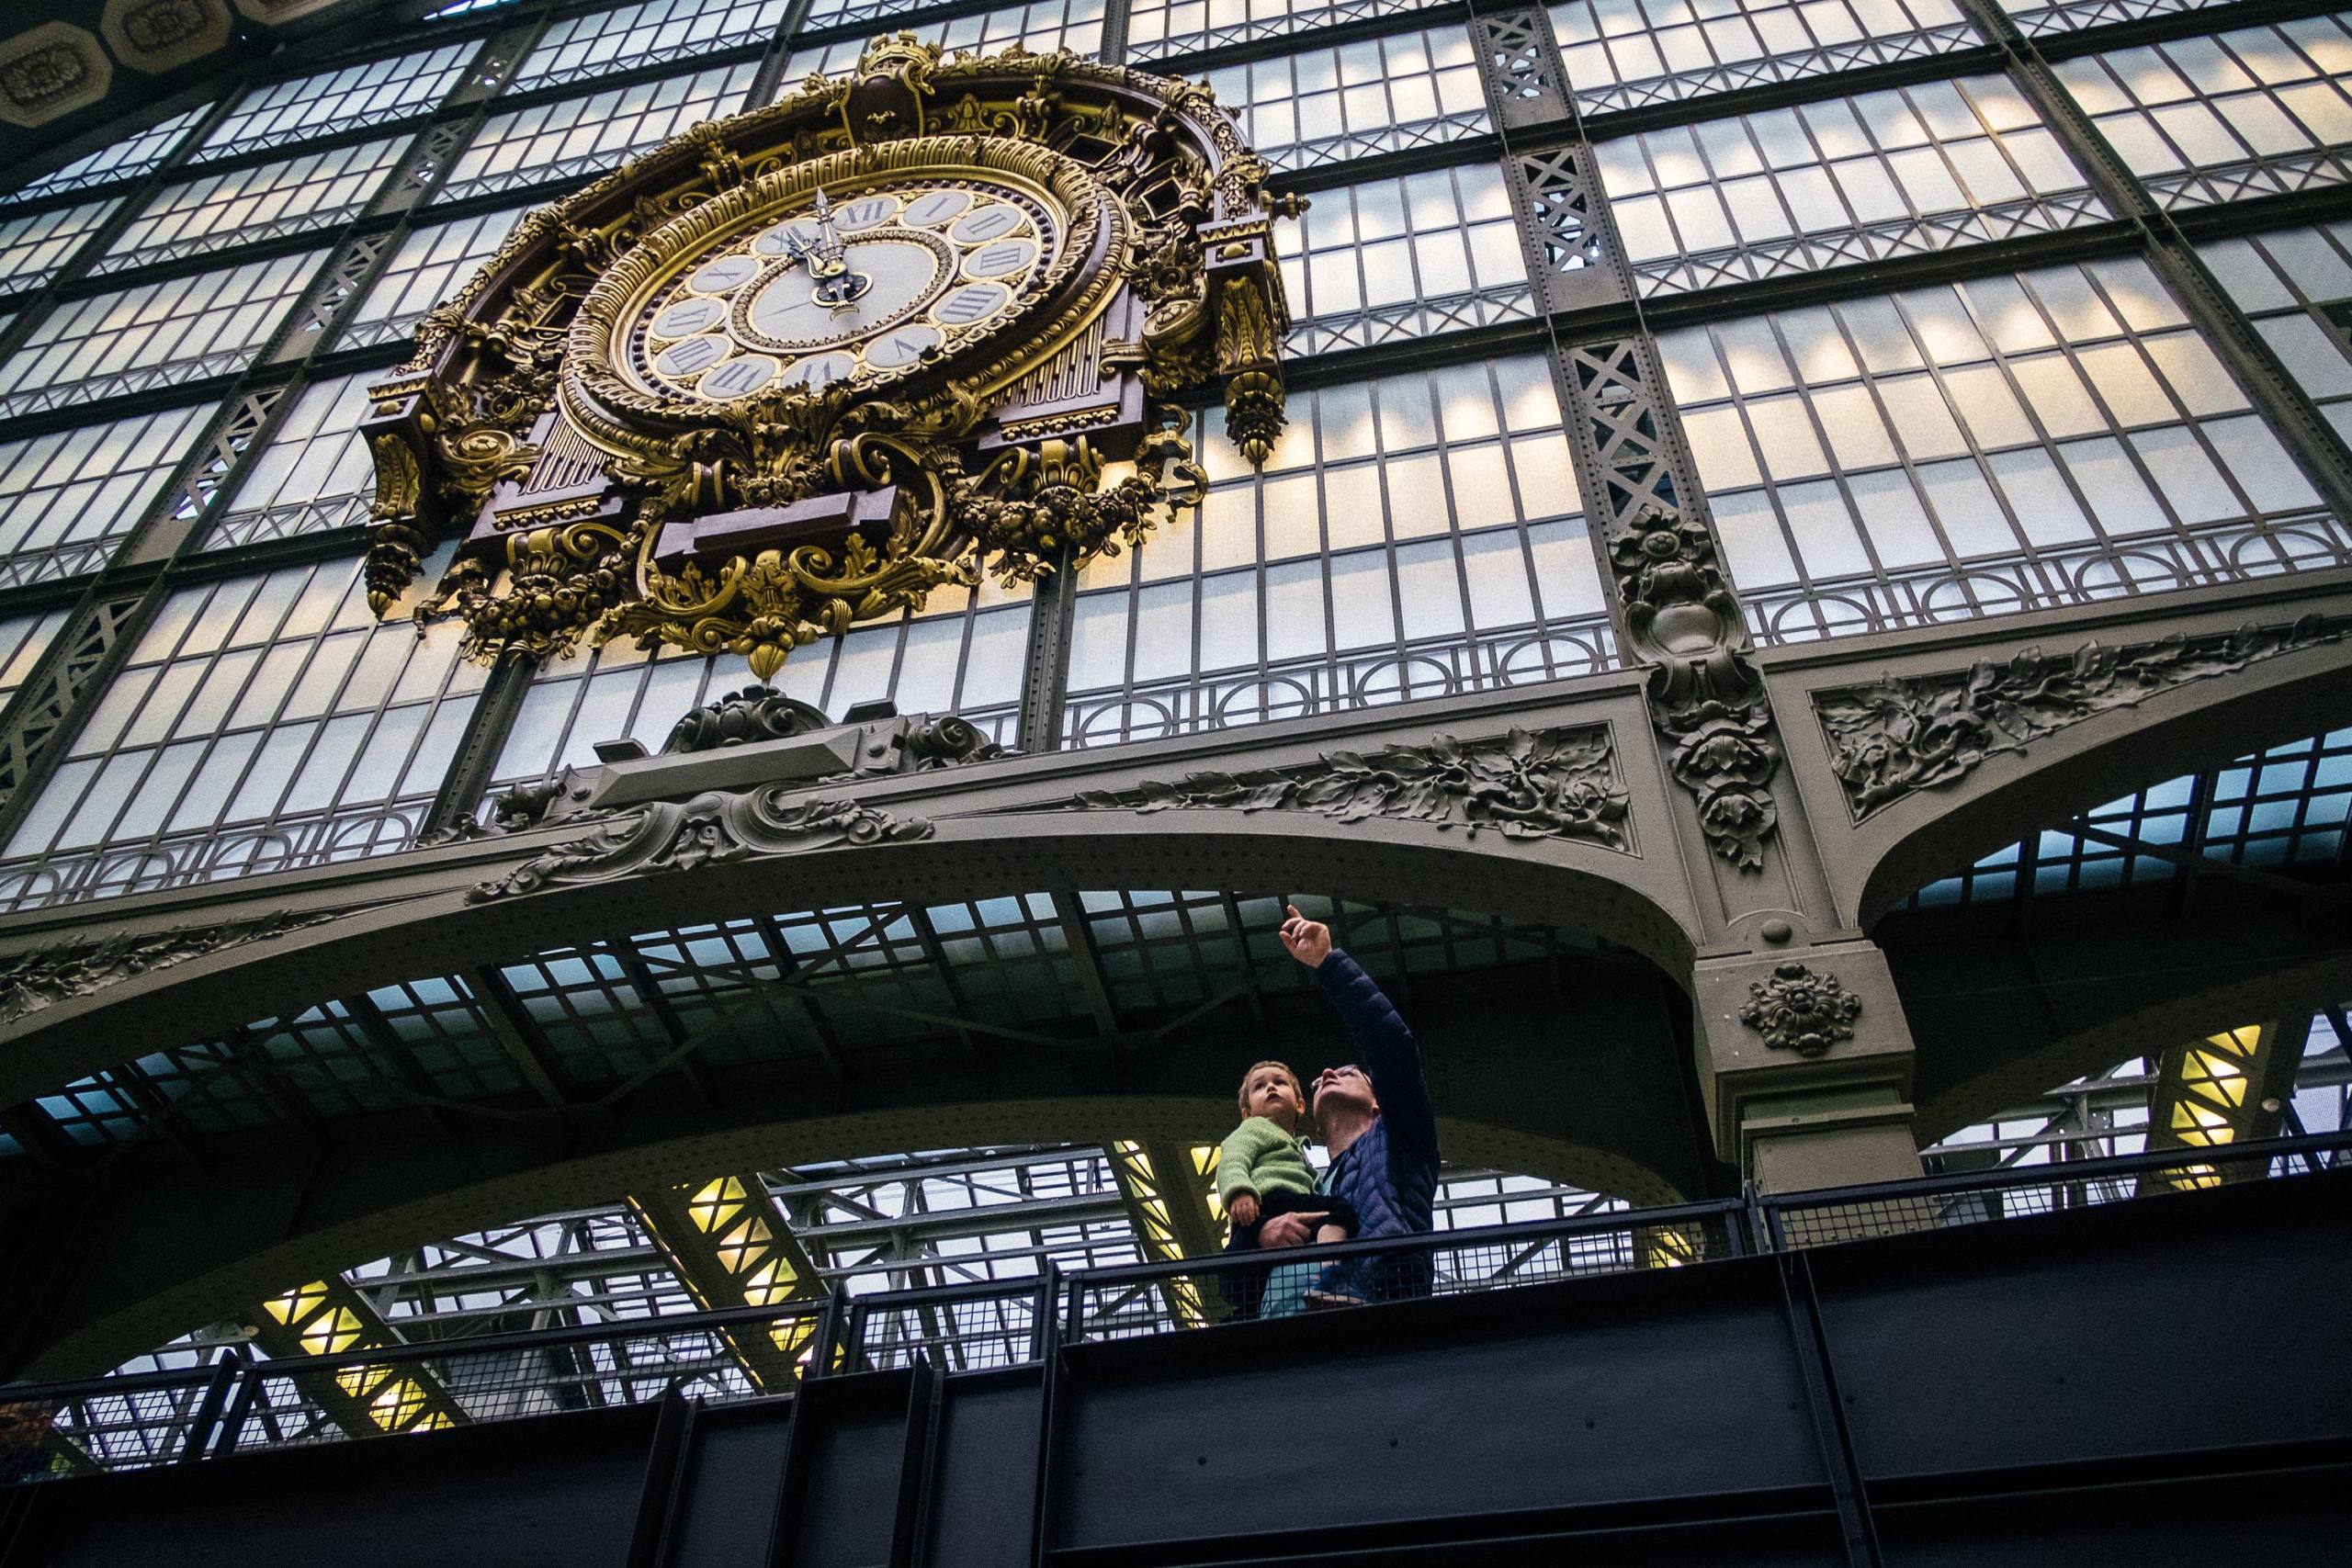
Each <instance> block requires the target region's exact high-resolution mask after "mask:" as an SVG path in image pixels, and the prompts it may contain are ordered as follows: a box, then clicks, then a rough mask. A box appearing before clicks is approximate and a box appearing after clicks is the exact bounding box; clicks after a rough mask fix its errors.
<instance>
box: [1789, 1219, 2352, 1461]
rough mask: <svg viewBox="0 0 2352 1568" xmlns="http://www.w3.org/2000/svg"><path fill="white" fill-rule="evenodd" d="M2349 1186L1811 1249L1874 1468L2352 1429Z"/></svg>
mask: <svg viewBox="0 0 2352 1568" xmlns="http://www.w3.org/2000/svg"><path fill="white" fill-rule="evenodd" d="M2348 1190H2352V1183H2346V1181H2345V1180H2344V1179H2342V1178H2340V1177H2335V1176H2317V1177H2312V1178H2310V1179H2306V1180H2302V1181H2298V1182H2294V1183H2289V1184H2283V1185H2273V1184H2264V1190H2254V1191H2248V1190H2243V1189H2238V1188H2234V1187H2233V1188H2225V1189H2222V1190H2215V1191H2211V1192H2203V1193H2185V1194H2180V1195H2177V1196H2171V1197H2165V1198H2160V1199H2150V1200H2148V1201H2143V1202H2138V1203H2127V1204H2119V1205H2114V1206H2111V1207H2105V1208H2101V1209H2099V1210H2098V1211H2095V1212H2092V1213H2075V1214H2064V1215H2057V1216H2052V1217H2050V1218H2047V1219H2033V1220H2013V1221H2008V1222H2006V1223H2004V1224H2000V1225H1997V1226H1984V1227H1979V1228H1978V1230H1977V1231H1976V1232H1974V1233H1972V1234H1970V1235H1967V1236H1965V1237H1964V1238H1963V1237H1960V1236H1955V1235H1936V1236H1933V1237H1928V1236H1920V1237H1917V1238H1912V1239H1910V1240H1906V1241H1891V1242H1883V1243H1874V1244H1870V1245H1867V1246H1863V1247H1853V1248H1845V1249H1838V1248H1828V1249H1824V1250H1822V1251H1819V1252H1817V1253H1815V1254H1814V1255H1813V1263H1814V1269H1815V1280H1816V1283H1817V1288H1818V1290H1819V1292H1820V1301H1821V1313H1822V1321H1823V1324H1824V1326H1825V1329H1826V1336H1827V1339H1828V1345H1829V1357H1830V1359H1831V1361H1832V1363H1833V1364H1834V1366H1835V1368H1836V1371H1837V1378H1838V1388H1839V1391H1840V1393H1842V1395H1843V1397H1844V1399H1845V1401H1846V1416H1847V1419H1848V1424H1849V1428H1850V1429H1851V1431H1852V1434H1853V1441H1854V1449H1855V1452H1856V1455H1857V1457H1858V1458H1859V1460H1860V1464H1861V1468H1862V1471H1863V1473H1864V1474H1865V1475H1867V1476H1870V1477H1871V1478H1873V1480H1875V1479H1876V1478H1879V1477H1888V1476H1919V1475H1927V1474H1931V1473H1941V1472H1955V1471H1970V1470H2008V1469H2016V1468H2018V1467H2025V1466H2039V1465H2050V1464H2056V1463H2059V1462H2061V1461H2084V1460H2094V1459H2102V1458H2120V1457H2125V1456H2134V1455H2147V1454H2154V1453H2165V1452H2172V1451H2177V1450H2223V1449H2228V1448H2231V1447H2233V1446H2238V1445H2247V1444H2255V1443H2281V1442H2298V1441H2306V1442H2307V1441H2317V1440H2320V1439H2325V1438H2343V1437H2345V1436H2346V1435H2347V1433H2352V1416H2348V1415H2347V1414H2346V1412H2347V1411H2352V1325H2347V1323H2346V1319H2345V1316H2344V1313H2343V1311H2342V1303H2344V1302H2345V1301H2346V1299H2347V1297H2352V1247H2347V1245H2346V1243H2347V1242H2348V1241H2352V1209H2347V1208H2346V1203H2345V1199H2346V1196H2347V1191H2348ZM1993 1231H1997V1232H1998V1233H1999V1235H1997V1237H1996V1236H1993V1235H1985V1234H1982V1233H1984V1232H1993Z"/></svg>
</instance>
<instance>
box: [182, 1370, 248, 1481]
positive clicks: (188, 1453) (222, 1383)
mask: <svg viewBox="0 0 2352 1568" xmlns="http://www.w3.org/2000/svg"><path fill="white" fill-rule="evenodd" d="M239 1349H243V1346H238V1347H236V1348H233V1349H232V1350H230V1351H229V1352H228V1353H226V1354H224V1355H223V1356H222V1357H221V1358H220V1359H219V1360H217V1361H215V1362H213V1363H212V1376H211V1378H210V1379H209V1381H208V1382H206V1383H205V1385H204V1394H203V1397H202V1398H200V1399H198V1401H197V1402H196V1414H195V1416H193V1417H191V1418H190V1420H189V1421H188V1424H187V1437H186V1438H183V1439H181V1442H180V1457H179V1461H178V1462H180V1463H181V1464H194V1463H195V1462H196V1461H198V1460H200V1459H203V1458H204V1457H205V1456H206V1454H207V1453H208V1452H209V1450H210V1449H211V1447H212V1434H213V1433H214V1432H215V1431H217V1430H219V1428H220V1415H221V1412H223V1411H224V1410H226V1409H227V1408H228V1407H229V1396H230V1393H232V1391H233V1390H234V1389H235V1387H236V1383H237V1377H238V1372H239V1371H240V1367H241V1363H240V1362H239V1361H238V1359H237V1355H236V1351H237V1350H239Z"/></svg>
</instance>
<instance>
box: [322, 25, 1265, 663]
mask: <svg viewBox="0 0 2352 1568" xmlns="http://www.w3.org/2000/svg"><path fill="white" fill-rule="evenodd" d="M1266 174H1267V169H1266V165H1265V164H1264V163H1263V162H1262V161H1261V159H1259V158H1258V157H1257V156H1256V155H1255V154H1253V153H1251V152H1249V150H1248V149H1247V148H1245V147H1244V146H1243V145H1242V144H1241V142H1240V140H1239V137H1238V134H1237V133H1236V131H1235V130H1234V127H1233V124H1232V121H1231V120H1230V119H1229V118H1227V116H1226V115H1225V113H1224V112H1223V111H1222V110H1221V109H1219V108H1218V107H1216V104H1215V102H1214V101H1213V100H1212V99H1211V97H1210V96H1209V93H1208V90H1207V89H1206V88H1205V87H1201V86H1197V85H1190V84H1186V83H1182V82H1176V81H1169V80H1164V79H1161V78H1158V77H1152V76H1147V75H1143V74H1141V73H1136V72H1131V71H1126V70H1123V69H1120V68H1117V67H1109V66H1101V65H1095V64H1092V63H1091V62H1085V61H1081V60H1079V59H1077V58H1075V57H1073V56H1070V55H1068V54H1056V55H1046V56H1040V55H1032V54H1028V53H1025V52H1023V51H1012V52H1011V53H1007V54H1000V55H994V56H989V57H986V58H981V59H966V58H963V57H960V56H959V57H956V58H954V59H950V60H944V61H943V60H942V58H941V56H940V51H938V50H937V49H936V48H933V47H932V46H929V45H925V44H921V43H917V42H916V41H914V40H913V39H911V38H910V37H907V36H905V35H901V36H900V37H899V38H898V39H877V40H876V42H875V43H874V44H873V45H871V46H869V47H868V49H867V51H866V52H865V57H864V58H863V59H862V60H861V61H860V62H859V64H858V67H857V69H856V71H855V72H854V73H853V74H852V75H851V76H850V77H849V78H848V79H846V80H842V81H828V80H826V79H823V78H820V77H811V78H810V79H809V82H808V83H807V84H806V85H805V86H804V88H803V90H802V91H800V92H799V93H797V94H794V95H792V96H788V97H786V98H785V99H784V100H783V101H781V102H779V103H778V104H776V105H775V107H771V108H767V109H762V110H757V111H754V112H753V113H751V114H747V115H741V116H738V117H737V118H733V119H730V120H727V121H723V122H718V123H709V124H703V125H698V126H696V127H695V129H694V130H692V131H691V132H689V133H688V134H686V135H684V136H682V137H679V138H677V139H676V140H674V141H672V142H670V143H667V144H665V145H664V146H663V147H662V148H660V149H659V150H657V151H656V152H653V153H651V154H650V155H648V156H647V157H645V158H643V159H641V160H639V162H637V163H635V164H630V165H629V166H628V167H627V168H624V169H622V170H621V171H619V172H618V173H616V174H615V175H610V176H608V177H606V178H605V179H603V180H600V181H598V182H597V183H596V184H595V185H593V186H589V187H588V188H586V189H585V190H582V191H581V192H579V193H578V194H577V195H575V196H573V197H570V198H569V199H567V200H565V201H563V202H561V203H559V204H557V205H556V206H554V207H550V208H547V209H541V210H540V211H537V212H535V213H533V214H531V215H530V216H529V217H527V218H526V219H525V220H524V221H523V222H522V224H521V225H520V226H518V228H517V229H516V231H515V235H514V237H513V238H512V239H511V240H510V241H509V242H508V243H507V245H506V246H505V248H504V249H503V250H502V251H501V252H500V253H499V254H498V255H497V256H496V257H494V258H493V259H492V262H491V263H490V265H488V266H486V267H485V268H483V269H482V271H481V273H480V274H478V275H477V276H475V277H474V278H473V279H471V280H470V281H469V283H468V284H467V285H466V287H465V288H463V289H462V290H460V292H459V293H458V297H457V298H456V299H452V300H451V301H449V302H448V303H447V304H446V305H444V306H442V307H441V308H440V309H438V310H435V311H434V312H433V313H432V314H431V315H430V316H429V317H427V318H426V320H425V321H424V324H423V325H422V326H421V327H420V328H419V330H418V333H417V346H416V354H415V355H414V356H413V359H412V360H411V361H410V362H409V363H408V364H407V365H405V366H403V367H401V369H400V370H399V371H398V372H396V373H395V374H394V376H393V377H392V378H390V379H389V380H387V381H385V382H384V383H382V384H380V385H379V386H377V387H375V388H374V389H371V390H372V394H373V396H374V398H375V400H376V402H375V411H374V413H373V416H372V417H371V418H370V419H369V420H368V422H367V423H366V426H365V428H366V430H367V432H368V437H369V440H370V442H371V444H372V448H373V451H374V453H375V457H376V464H377V489H378V496H377V505H376V516H377V519H378V524H377V532H376V541H375V545H374V547H373V549H372V551H371V553H370V557H369V562H368V592H369V598H370V600H371V602H372V603H373V604H375V605H376V607H377V609H378V611H379V613H381V612H382V611H383V610H384V609H385V608H386V607H387V606H388V605H389V604H390V603H391V601H392V600H393V599H394V598H396V597H397V596H398V595H399V594H400V592H401V590H402V589H404V588H405V587H406V585H407V584H408V582H409V581H410V580H411V578H412V577H413V575H414V573H415V571H416V570H417V568H418V565H419V563H420V561H421V559H422V558H423V557H424V555H425V554H427V553H428V552H430V551H431V550H432V549H434V548H435V547H436V546H437V545H438V544H439V543H440V542H441V541H442V540H444V539H446V538H447V537H449V536H453V535H455V536H461V538H462V543H461V545H460V546H459V547H458V554H457V557H456V564H455V565H454V566H453V567H451V569H450V570H449V571H448V572H447V575H446V576H445V577H444V578H443V579H442V581H440V582H439V583H438V584H437V585H436V586H435V589H434V591H433V592H432V593H431V595H430V596H429V597H428V599H427V600H426V602H425V604H424V607H423V608H421V609H420V610H419V612H418V614H419V615H421V616H424V617H428V618H430V617H438V616H447V615H456V616H459V617H462V618H463V620H464V621H465V623H466V625H467V628H468V648H469V652H471V653H473V654H475V655H476V656H478V657H481V658H484V659H496V658H499V657H502V656H503V655H505V654H507V653H509V652H516V653H524V654H528V655H531V656H534V657H538V658H554V657H560V656H563V655H565V654H567V653H570V652H571V651H572V650H573V649H575V648H576V647H577V646H578V645H579V643H580V641H581V639H582V637H589V638H592V639H594V640H598V641H601V640H604V639H605V638H608V637H616V636H623V635H628V636H634V637H639V639H641V640H643V641H645V642H647V643H648V644H654V643H666V644H670V645H673V646H676V647H680V648H684V649H695V650H698V651H703V652H719V651H730V652H735V653H740V654H742V655H744V656H745V657H747V658H748V659H749V660H750V661H751V664H752V670H753V671H754V672H755V673H756V674H757V675H758V676H759V677H760V678H762V679H765V678H766V677H767V676H768V675H770V674H772V673H773V672H774V671H775V669H776V667H777V666H778V665H780V664H781V663H782V662H783V660H785V658H786V656H787V655H788V654H789V653H790V652H791V650H792V649H794V648H796V647H800V646H804V645H806V644H808V643H809V642H812V641H814V640H816V639H817V638H819V637H825V636H830V635H834V634H837V633H839V632H841V631H842V630H844V629H846V628H847V627H848V626H851V625H852V624H854V623H855V622H857V621H860V620H865V619H870V618H873V617H876V616H880V615H891V614H895V613H897V612H898V611H899V610H901V609H903V608H906V607H909V606H919V605H920V604H922V601H923V599H924V596H925V595H926V594H928V593H929V592H931V591H932V590H933V589H934V588H937V587H939V586H941V585H942V584H947V583H970V582H973V581H977V574H978V572H979V571H981V570H990V571H994V572H996V573H999V574H1000V575H1002V576H1005V577H1008V578H1015V579H1019V578H1031V577H1035V576H1037V575H1039V574H1041V573H1046V572H1051V571H1055V570H1065V569H1067V568H1069V567H1070V566H1072V565H1075V564H1077V563H1080V562H1082V561H1084V560H1086V559H1088V558H1091V557H1092V556H1094V555H1097V554H1101V553H1106V552H1116V551H1117V550H1119V549H1120V548H1121V547H1123V546H1126V547H1132V546H1136V545H1139V544H1140V543H1141V542H1142V541H1143V539H1144V537H1145V536H1146V534H1147V533H1148V531H1149V530H1150V529H1151V528H1152V527H1153V526H1154V525H1155V524H1156V523H1157V522H1159V520H1161V519H1163V518H1165V517H1166V516H1168V515H1170V513H1171V512H1173V511H1174V510H1176V509H1180V508H1183V507H1186V506H1190V505H1193V504H1194V503H1196V502H1197V501H1198V500H1199V497H1200V494H1201V492H1202V491H1203V489H1204V486H1205V482H1206V481H1205V477H1204V474H1203V472H1202V470H1201V469H1200V468H1199V466H1198V465H1197V464H1196V463H1195V462H1194V461H1193V452H1192V448H1191V446H1190V445H1189V443H1188V441H1187V440H1186V438H1185V436H1184V434H1183V432H1184V430H1185V428H1186V423H1187V416H1186V414H1185V412H1184V400H1186V399H1187V398H1188V397H1190V396H1193V395H1196V394H1198V393H1200V392H1202V391H1204V390H1210V389H1222V392H1223V396H1224V401H1225V404H1226V419H1227V423H1226V428H1227V435H1228V436H1229V438H1230V439H1232V440H1233V441H1235V442H1236V444H1237V445H1238V446H1239V447H1240V448H1241V450H1242V451H1243V452H1244V453H1245V454H1246V455H1247V456H1248V457H1250V460H1251V461H1253V462H1255V461H1261V460H1262V459H1263V458H1264V457H1265V456H1266V453H1267V452H1268V450H1269V449H1270V447H1271V446H1272V442H1273V440H1274V438H1275V436H1276V435H1278V434H1280V432H1281V429H1282V423H1283V413H1282V397H1283V389H1282V379H1281V366H1280V357H1279V354H1280V344H1281V338H1282V333H1283V329H1284V328H1285V327H1286V326H1287V324H1288V316H1287V310H1286V308H1285V304H1284V300H1283V288H1282V279H1281V273H1280V271H1279V269H1278V267H1277V265H1276V263H1275V260H1274V257H1273V253H1272V233H1271V226H1272V219H1273V218H1274V217H1275V216H1277V215H1278V213H1282V212H1287V213H1288V214H1289V215H1291V216H1295V212H1296V204H1295V203H1288V204H1285V203H1283V202H1280V201H1276V200H1273V199H1272V198H1270V197H1268V195H1267V192H1266V189H1265V179H1266ZM1114 465H1115V468H1114Z"/></svg>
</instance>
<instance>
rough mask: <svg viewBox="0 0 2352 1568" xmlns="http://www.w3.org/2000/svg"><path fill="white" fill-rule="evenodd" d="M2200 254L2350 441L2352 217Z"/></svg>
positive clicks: (2216, 245)
mask: <svg viewBox="0 0 2352 1568" xmlns="http://www.w3.org/2000/svg"><path fill="white" fill-rule="evenodd" d="M2199 254H2202V255H2203V256H2204V258H2205V264H2206V265H2208V266H2210V267H2211V268H2212V269H2213V276H2215V277H2216V278H2218V279H2219V280H2220V281H2221V285H2222V291H2223V292H2224V293H2226V294H2228V295H2229V297H2230V299H2231V301H2232V302H2233V304H2235V305H2236V306H2237V308H2238V309H2239V310H2244V311H2245V313H2246V314H2247V315H2248V316H2249V317H2251V318H2252V319H2253V321H2254V326H2255V330H2256V332H2258V333H2261V334H2262V336H2263V340H2264V341H2265V342H2267V344H2269V345H2270V350H2271V352H2272V353H2273V354H2276V355H2278V359H2279V362H2280V363H2281V364H2283V365H2285V366H2286V367H2287V374H2288V375H2290V376H2291V377H2293V378H2294V379H2295V384H2296V385H2297V386H2299V387H2301V389H2303V391H2304V393H2305V394H2306V395H2307V396H2308V397H2310V399H2311V400H2312V401H2313V402H2314V403H2317V404H2318V405H2319V409H2320V412H2322V413H2324V414H2325V415H2326V416H2327V420H2328V423H2331V424H2333V425H2335V432H2336V434H2338V435H2341V436H2343V437H2344V438H2345V439H2346V440H2347V441H2352V347H2347V344H2352V337H2347V336H2346V329H2347V327H2352V224H2345V223H2331V224H2329V225H2327V226H2326V227H2325V228H2314V229H2274V230H2271V231H2268V232H2267V233H2262V234H2255V235H2250V236H2248V237H2247V238H2245V239H2242V240H2216V241H2214V242H2213V243H2211V244H2208V245H2202V246H2199Z"/></svg>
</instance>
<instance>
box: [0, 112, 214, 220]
mask: <svg viewBox="0 0 2352 1568" xmlns="http://www.w3.org/2000/svg"><path fill="white" fill-rule="evenodd" d="M211 112H212V108H211V106H210V105H209V104H208V105H203V106H200V107H197V108H192V109H187V110H185V111H183V112H182V113H179V114H175V115H174V116H172V117H171V118H169V119H166V120H160V121H158V122H157V123H155V124H153V125H151V126H149V127H148V128H147V129H146V130H141V131H138V132H135V133H133V134H132V135H130V136H126V137H124V138H123V139H122V140H121V141H116V142H111V143H109V144H108V145H107V146H104V147H101V148H99V149H98V150H97V151H96V152H92V153H89V154H87V155H85V156H84V157H80V158H76V159H74V161H73V162H72V163H70V164H66V165H65V166H64V167H63V168H62V169H59V170H57V171H56V172H54V173H52V174H47V175H42V176H41V177H40V178H39V179H37V180H32V181H29V182H28V183H26V184H25V185H22V186H17V189H15V190H14V191H12V192H10V193H9V194H8V196H7V197H5V198H0V199H5V200H7V201H38V200H40V198H41V197H45V196H56V195H59V194H61V193H62V192H64V191H69V190H86V189H88V188H89V187H90V186H101V185H107V184H109V183H111V182H113V181H115V180H128V179H132V178H135V177H136V176H138V175H143V174H145V173H147V171H148V170H150V169H153V168H154V167H155V166H156V165H157V164H161V163H162V162H163V161H164V159H165V158H168V157H170V156H171V154H172V150H173V149H174V148H175V147H177V146H178V145H179V144H180V143H181V142H182V141H185V140H186V139H187V134H188V132H189V131H191V130H195V129H196V127H197V122H198V120H201V119H202V118H204V117H205V116H206V115H208V114H210V113H211Z"/></svg>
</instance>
